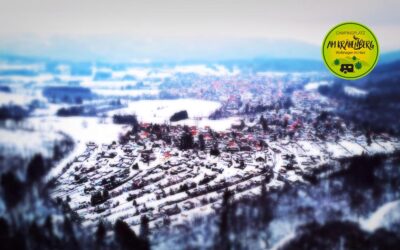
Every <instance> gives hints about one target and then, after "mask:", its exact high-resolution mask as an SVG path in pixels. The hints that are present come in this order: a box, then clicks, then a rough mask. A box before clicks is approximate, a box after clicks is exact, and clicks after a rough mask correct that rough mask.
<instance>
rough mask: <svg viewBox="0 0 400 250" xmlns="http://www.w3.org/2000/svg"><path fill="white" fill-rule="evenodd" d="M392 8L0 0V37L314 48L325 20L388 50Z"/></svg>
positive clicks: (395, 22) (399, 38)
mask: <svg viewBox="0 0 400 250" xmlns="http://www.w3.org/2000/svg"><path fill="white" fill-rule="evenodd" d="M399 10H400V1H398V0H384V1H383V0H379V1H376V0H373V1H371V0H368V1H367V0H357V1H351V0H334V1H333V0H332V1H318V0H315V1H311V0H297V1H296V0H293V1H288V0H276V1H275V0H269V1H267V0H265V1H261V0H243V1H239V0H230V1H227V0H226V1H225V0H223V1H218V0H196V1H190V0H172V1H168V0H159V1H155V0H146V1H135V0H0V36H1V37H2V38H7V39H9V38H15V37H19V36H22V35H27V34H28V35H34V37H41V38H48V37H54V36H57V37H69V38H71V37H72V38H82V37H94V36H95V37H110V36H112V37H123V38H127V39H143V40H144V39H157V38H168V39H178V40H179V39H182V40H183V39H187V38H190V39H197V38H207V39H210V38H218V39H229V38H236V39H242V38H268V39H276V38H279V39H281V38H282V39H287V38H289V39H295V40H300V41H304V42H307V43H311V44H315V45H318V46H320V44H321V42H322V39H323V37H324V36H325V34H326V33H327V32H328V30H329V29H330V28H331V27H332V26H333V25H335V24H337V23H340V22H344V21H350V20H351V21H357V22H360V23H363V24H365V25H367V26H369V27H370V28H371V29H372V30H373V31H374V33H375V34H376V35H377V37H378V40H379V42H380V45H381V49H382V50H383V51H389V50H394V49H399V48H400V35H399V30H400V29H399V28H400V15H399V14H398V11H399Z"/></svg>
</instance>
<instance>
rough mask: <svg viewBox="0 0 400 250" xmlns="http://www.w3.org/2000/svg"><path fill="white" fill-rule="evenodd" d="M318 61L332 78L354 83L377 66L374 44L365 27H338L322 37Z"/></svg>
mask: <svg viewBox="0 0 400 250" xmlns="http://www.w3.org/2000/svg"><path fill="white" fill-rule="evenodd" d="M322 57H323V59H324V62H325V65H326V67H327V68H328V69H329V70H330V71H331V72H332V73H333V74H334V75H336V76H338V77H340V78H344V79H348V80H354V79H358V78H361V77H364V76H366V75H367V74H368V73H370V72H371V70H372V69H373V68H374V67H375V65H376V63H377V62H378V57H379V45H378V40H377V39H376V37H375V35H374V34H373V33H372V31H371V30H370V29H368V28H367V27H366V26H365V25H362V24H359V23H355V22H346V23H341V24H338V25H336V26H335V27H333V28H332V29H331V30H330V31H329V32H328V34H327V35H326V36H325V39H324V42H323V44H322Z"/></svg>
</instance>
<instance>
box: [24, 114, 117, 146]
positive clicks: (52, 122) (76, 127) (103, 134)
mask: <svg viewBox="0 0 400 250" xmlns="http://www.w3.org/2000/svg"><path fill="white" fill-rule="evenodd" d="M29 122H30V124H31V125H32V127H33V128H34V129H42V130H48V131H52V130H56V131H57V130H58V131H62V132H64V133H66V134H68V135H70V136H71V137H72V138H73V139H74V140H75V142H78V143H79V142H82V143H87V142H89V141H93V142H95V143H98V144H102V143H111V142H112V141H113V140H117V139H118V135H119V134H120V133H122V132H123V129H122V127H123V126H122V125H116V124H113V123H111V122H110V121H105V122H104V123H102V122H101V120H100V119H99V118H96V117H56V116H54V117H46V118H40V117H33V118H30V119H29Z"/></svg>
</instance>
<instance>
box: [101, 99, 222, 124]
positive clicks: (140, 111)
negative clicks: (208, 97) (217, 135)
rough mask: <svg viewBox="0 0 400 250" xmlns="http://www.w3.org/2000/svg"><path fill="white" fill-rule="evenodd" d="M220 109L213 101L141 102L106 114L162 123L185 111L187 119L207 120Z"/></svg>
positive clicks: (219, 105)
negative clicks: (132, 116) (132, 115)
mask: <svg viewBox="0 0 400 250" xmlns="http://www.w3.org/2000/svg"><path fill="white" fill-rule="evenodd" d="M220 107H221V104H220V103H218V102H213V101H205V100H197V99H177V100H141V101H136V102H131V103H129V105H128V107H127V108H123V109H119V110H113V111H110V112H109V113H108V115H110V116H112V115H114V114H136V116H137V118H138V120H139V121H141V122H153V123H164V122H169V118H170V117H171V116H172V115H173V114H174V113H176V112H178V111H181V110H186V111H187V112H188V115H189V118H192V119H194V120H195V119H198V118H207V117H208V116H209V115H210V114H211V113H212V112H214V111H215V110H217V109H218V108H220Z"/></svg>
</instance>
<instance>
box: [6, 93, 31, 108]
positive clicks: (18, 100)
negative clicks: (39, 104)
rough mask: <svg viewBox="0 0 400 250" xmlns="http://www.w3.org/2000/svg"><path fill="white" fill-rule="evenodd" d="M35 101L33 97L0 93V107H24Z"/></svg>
mask: <svg viewBox="0 0 400 250" xmlns="http://www.w3.org/2000/svg"><path fill="white" fill-rule="evenodd" d="M33 100H34V98H33V97H32V96H27V95H21V94H15V93H4V92H0V105H8V104H15V105H22V106H24V105H28V104H30V103H31V102H32V101H33Z"/></svg>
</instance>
